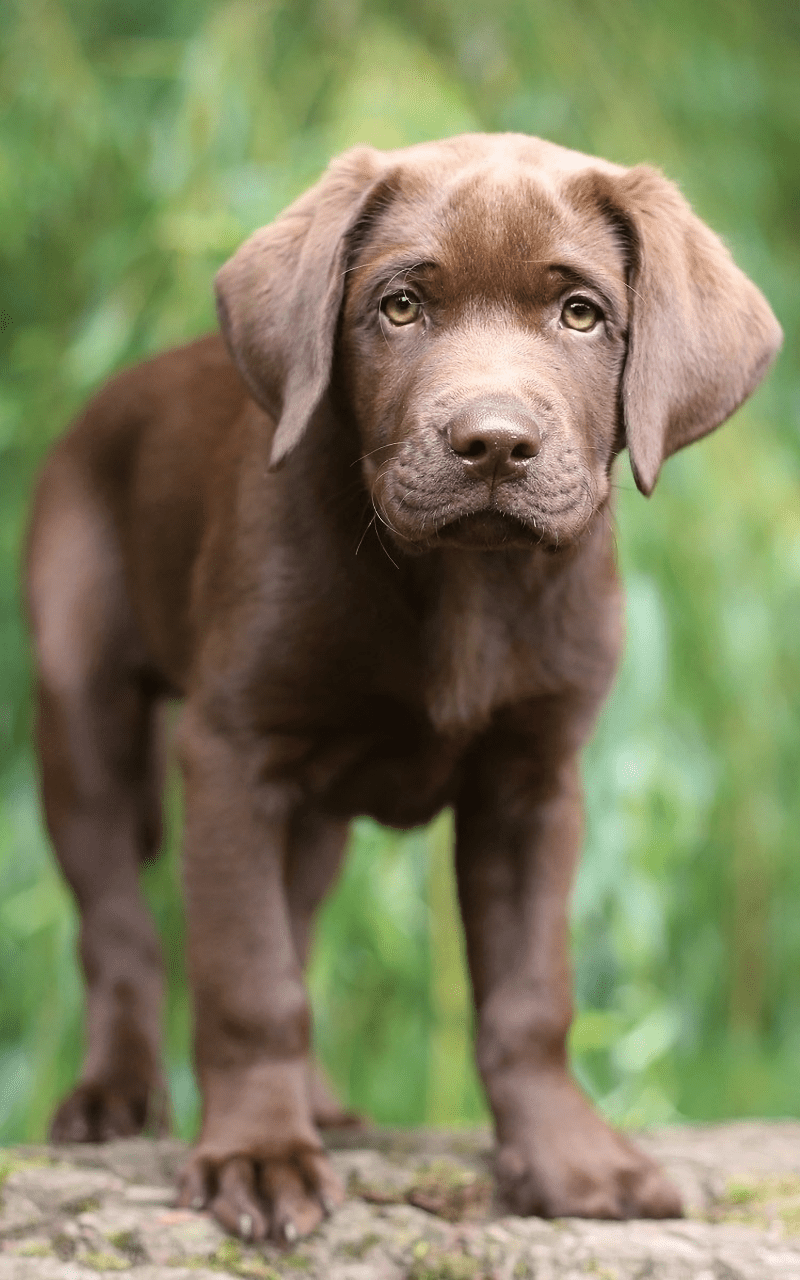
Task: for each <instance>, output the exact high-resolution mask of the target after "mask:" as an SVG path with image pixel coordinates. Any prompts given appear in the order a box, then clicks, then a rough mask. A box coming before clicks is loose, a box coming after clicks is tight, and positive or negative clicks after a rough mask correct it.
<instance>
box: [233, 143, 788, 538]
mask: <svg viewBox="0 0 800 1280" xmlns="http://www.w3.org/2000/svg"><path fill="white" fill-rule="evenodd" d="M217 290H218V301H219V313H220V319H221V323H222V327H223V331H224V332H225V334H226V337H227V340H228V344H229V346H230V349H231V352H232V354H233V356H234V358H235V359H236V361H237V364H238V366H239V368H240V370H241V372H242V374H243V375H244V377H245V379H246V381H247V382H248V384H249V386H250V388H251V390H252V392H253V394H254V396H255V397H256V399H257V400H258V401H259V402H260V403H261V404H262V405H263V406H264V407H266V408H267V410H268V411H269V412H270V414H271V415H272V416H273V417H274V418H275V420H276V422H277V429H276V433H275V437H274V442H273V448H272V458H273V463H275V464H276V465H277V464H279V463H280V462H281V461H282V460H283V459H284V458H285V457H286V455H287V454H288V453H289V452H290V451H291V450H292V449H293V448H294V446H295V444H296V443H297V441H298V440H299V439H300V437H301V436H302V435H303V433H304V432H305V431H306V429H307V428H308V426H309V423H310V422H311V421H312V420H313V418H314V416H315V414H316V412H317V410H318V409H319V408H320V406H321V404H322V402H323V401H324V400H325V398H326V397H327V395H328V392H329V389H330V384H331V381H332V379H333V380H334V381H336V382H337V384H338V385H339V386H340V387H341V388H342V389H343V394H344V397H345V399H346V401H347V404H348V413H349V416H350V417H351V418H352V419H353V420H355V422H356V423H357V424H358V427H359V430H360V434H361V449H360V452H361V458H362V467H363V474H364V478H365V482H366V484H367V486H368V488H369V489H370V490H371V494H372V498H373V501H374V502H375V504H376V509H377V510H378V512H379V514H380V515H381V516H382V518H383V519H384V520H385V523H386V524H387V526H388V527H389V528H390V529H391V530H392V532H393V533H394V536H395V538H396V540H397V541H398V543H400V544H401V545H402V546H403V547H405V548H406V549H408V550H417V551H419V550H422V551H424V550H427V549H430V548H432V547H434V546H441V545H443V544H452V545H457V546H470V547H478V548H484V549H494V548H502V547H508V546H516V547H519V546H532V545H536V544H538V543H544V544H545V545H548V546H551V547H559V546H563V545H567V544H570V543H572V542H574V541H575V540H577V539H578V538H580V535H581V534H582V532H583V531H584V530H585V529H586V528H587V526H588V525H589V524H590V522H591V521H592V518H593V516H594V515H595V514H596V513H597V512H598V511H599V510H600V509H601V508H602V506H603V504H604V502H605V500H606V498H607V495H608V489H609V472H610V466H611V462H612V461H613V458H614V456H615V454H616V453H617V452H618V451H619V450H620V449H621V448H622V447H624V446H625V445H627V447H628V451H629V454H630V458H631V464H632V468H633V472H634V476H635V479H636V482H637V484H638V485H639V488H640V489H642V491H643V492H645V493H650V492H651V490H652V488H653V486H654V484H655V482H656V479H657V476H658V472H659V469H660V467H661V464H662V462H663V460H664V459H665V458H666V457H668V456H669V455H670V454H672V453H674V452H675V451H676V450H677V449H680V448H682V447H683V446H684V445H686V444H689V443H691V442H692V441H693V440H695V439H697V438H699V437H700V436H702V435H705V434H706V433H707V432H709V431H711V430H712V429H713V428H714V427H715V426H717V425H719V423H721V422H722V421H724V419H725V418H727V417H728V416H729V415H730V414H731V413H732V412H733V410H734V409H735V408H736V407H737V406H738V405H739V404H740V403H741V401H742V400H743V399H744V398H745V397H746V396H747V395H748V394H749V393H750V392H751V391H752V390H753V389H754V387H755V386H756V385H757V383H758V381H759V380H760V378H761V377H762V375H763V373H764V371H765V369H766V367H767V366H768V364H769V362H770V360H771V358H772V356H773V355H774V353H775V351H776V350H777V348H778V346H779V344H780V338H781V334H780V329H779V327H778V325H777V323H776V321H775V318H774V316H773V315H772V313H771V311H770V309H769V307H768V305H767V303H766V302H765V300H764V298H763V297H762V296H761V294H760V293H759V291H758V290H757V289H756V288H755V286H754V285H752V284H751V282H750V281H749V280H748V279H747V278H746V277H745V276H744V275H743V274H742V273H741V272H740V271H739V270H738V268H737V267H736V266H735V265H734V263H733V262H732V261H731V259H730V257H729V255H728V253H727V251H726V250H725V248H724V247H723V245H722V244H721V243H720V241H719V240H718V239H717V238H716V237H715V236H714V235H713V234H712V233H711V232H710V231H709V230H708V228H707V227H705V226H704V225H703V223H701V222H700V221H699V220H698V219H697V218H696V217H695V216H694V215H693V214H692V212H691V210H690V209H689V207H688V205H687V204H686V202H685V201H684V200H683V198H682V197H681V196H680V194H679V192H678V191H677V189H676V188H675V187H674V186H673V185H672V184H671V183H669V182H667V181H666V180H665V179H664V178H663V177H662V176H661V175H660V174H659V173H657V172H656V171H655V170H652V169H648V168H646V167H641V168H636V169H630V170H626V169H623V168H621V167H619V166H616V165H612V164H609V163H607V162H605V161H601V160H597V159H593V158H591V157H588V156H583V155H580V154H579V153H577V152H572V151H567V150H565V149H564V148H561V147H556V146H553V145H552V144H550V143H546V142H542V141H540V140H538V139H534V138H526V137H522V136H519V135H498V136H485V137H481V136H478V137H476V136H468V137H465V138H455V139H451V140H449V141H446V142H442V143H430V144H425V145H422V146H418V147H412V148H408V149H407V150H405V151H398V152H389V153H380V152H375V151H371V150H369V149H359V150H357V151H355V152H350V153H347V154H346V155H345V156H344V157H342V158H341V160H339V161H338V162H336V163H335V164H334V165H333V166H332V168H331V169H330V170H329V171H328V174H327V175H326V176H325V177H324V178H323V179H322V180H321V182H320V183H319V184H318V185H317V186H316V187H315V188H313V189H312V190H311V191H310V192H307V193H306V195H305V196H303V197H301V199H300V200H299V201H297V202H296V204H295V205H293V206H292V207H291V208H290V209H289V210H287V212H286V213H285V214H284V215H282V217H281V218H279V219H278V220H277V221H276V222H275V223H273V224H272V226H270V227H267V228H264V229H262V231H260V232H256V233H255V235H254V236H253V237H251V239H250V240H249V241H247V243H246V244H245V245H244V246H243V247H242V249H241V250H240V251H239V253H238V254H237V255H236V256H235V257H234V258H233V259H232V260H231V262H230V263H228V264H227V265H226V267H224V268H223V270H222V271H221V272H220V274H219V276H218V280H217ZM337 334H338V339H337Z"/></svg>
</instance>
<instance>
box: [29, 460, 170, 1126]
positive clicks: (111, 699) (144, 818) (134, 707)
mask: <svg viewBox="0 0 800 1280" xmlns="http://www.w3.org/2000/svg"><path fill="white" fill-rule="evenodd" d="M29 607H30V615H31V623H32V630H33V639H34V651H35V656H36V663H37V668H38V673H37V674H38V681H37V686H38V687H37V694H38V714H37V741H38V751H39V759H40V767H41V786H42V794H43V800H44V808H45V815H46V819H47V825H48V829H49V832H50V836H51V839H52V842H53V845H54V846H55V850H56V853H57V856H58V859H59V862H60V864H61V867H62V870H63V872H64V875H65V877H66V879H67V881H68V883H69V885H70V887H71V889H72V891H73V893H74V895H75V899H76V902H77V905H78V908H79V911H80V917H81V919H80V958H81V962H82V965H83V970H84V975H85V979H86V990H87V1004H86V1033H87V1048H86V1056H85V1061H84V1065H83V1070H82V1073H81V1079H80V1081H79V1083H78V1085H77V1086H76V1088H75V1089H74V1090H73V1091H72V1092H71V1093H70V1094H69V1095H68V1096H67V1097H66V1098H65V1099H64V1101H63V1102H62V1103H61V1105H60V1106H59V1108H58V1110H57V1111H56V1114H55V1116H54V1118H53V1121H52V1126H51V1136H52V1138H53V1140H54V1141H63V1142H68V1141H103V1140H105V1139H108V1138H112V1137H116V1136H123V1135H127V1134H133V1133H137V1132H140V1131H141V1130H143V1129H147V1130H148V1131H153V1130H155V1131H159V1132H161V1131H164V1130H165V1129H166V1128H167V1127H168V1104H167V1097H166V1090H165V1087H164V1080H163V1075H162V1069H161V1013H162V1004H163V977H162V964H161V955H160V947H159V943H158V939H157V937H156V933H155V929H154V926H153V922H152V920H151V918H150V915H149V913H148V911H147V909H146V906H145V904H144V901H143V898H142V896H141V892H140V889H139V883H138V872H139V866H140V863H141V862H142V861H144V860H146V859H149V858H151V857H153V856H154V855H155V853H156V852H157V850H158V846H159V844H160V837H161V829H160V828H161V823H160V818H161V814H160V794H159V775H160V755H161V753H160V743H158V742H157V728H158V725H157V721H158V718H159V716H158V711H159V707H158V703H157V700H156V695H155V693H154V691H153V688H154V687H153V685H152V682H151V683H150V687H148V684H147V682H146V681H145V679H144V678H143V675H142V669H141V662H140V661H138V662H137V657H138V656H139V655H137V647H138V646H137V642H136V639H135V628H134V626H133V619H132V613H131V610H130V607H129V604H128V602H127V600H126V596H125V591H124V585H123V575H122V566H121V558H120V555H119V552H118V549H117V547H116V542H115V539H114V536H113V530H112V526H111V522H110V520H109V518H108V517H107V515H106V513H105V512H104V511H103V510H102V508H101V507H100V505H99V503H98V502H97V501H96V500H95V499H94V498H93V496H92V495H91V494H90V493H89V492H88V488H87V486H86V485H85V484H83V483H82V482H81V479H80V477H79V475H78V474H77V472H76V471H75V469H74V468H72V467H71V466H70V465H68V464H66V463H65V462H64V460H63V459H60V458H57V457H54V459H53V461H52V462H51V464H50V466H49V467H48V468H47V469H46V472H45V475H44V477H43V481H42V484H41V487H40V490H39V495H38V500H37V505H36V511H35V515H34V521H33V526H32V530H31V538H30V544H29Z"/></svg>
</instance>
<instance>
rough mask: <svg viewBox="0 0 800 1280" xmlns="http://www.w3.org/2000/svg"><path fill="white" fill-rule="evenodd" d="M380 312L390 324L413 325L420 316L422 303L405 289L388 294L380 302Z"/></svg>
mask: <svg viewBox="0 0 800 1280" xmlns="http://www.w3.org/2000/svg"><path fill="white" fill-rule="evenodd" d="M381 311H382V312H383V314H384V315H385V316H386V319H387V320H388V321H389V323H390V324H394V325H403V324H413V323H414V321H415V320H419V318H420V316H421V315H422V303H421V302H420V300H419V298H418V297H416V295H415V294H413V293H410V292H409V291H408V290H407V289H401V290H400V292H399V293H389V294H387V295H386V297H385V298H383V299H382V300H381Z"/></svg>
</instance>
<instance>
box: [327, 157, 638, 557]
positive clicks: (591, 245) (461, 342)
mask: <svg viewBox="0 0 800 1280" xmlns="http://www.w3.org/2000/svg"><path fill="white" fill-rule="evenodd" d="M627 322H628V305H627V289H626V261H625V252H624V247H623V246H622V244H621V243H620V241H619V238H618V236H617V234H616V232H615V229H614V228H613V226H611V225H609V224H607V223H606V222H604V221H602V220H599V219H597V218H587V217H586V216H585V215H584V214H583V213H582V211H581V210H580V209H579V208H576V207H575V206H574V205H571V204H570V203H568V202H567V201H565V200H563V199H561V198H560V197H559V195H558V193H557V192H554V191H553V190H552V189H551V190H548V189H547V186H546V185H545V184H544V183H543V182H542V181H541V180H537V177H536V174H535V172H526V170H525V169H524V168H521V167H520V166H515V167H514V169H513V170H512V172H510V173H509V172H508V168H507V166H505V165H498V164H497V162H496V159H495V158H494V157H492V156H489V157H487V159H486V161H485V162H484V163H483V164H480V165H477V166H474V167H472V168H471V170H469V171H468V172H467V173H466V174H465V173H462V172H461V171H460V170H459V169H456V171H455V173H454V174H453V175H452V176H451V177H450V179H449V181H445V182H444V183H442V181H441V177H440V175H434V174H431V173H430V172H429V171H426V170H425V169H420V168H419V167H417V166H414V165H408V166H405V167H404V168H402V169H401V170H400V171H399V172H398V174H397V175H396V177H395V180H394V182H393V184H392V198H391V201H389V202H388V203H387V204H385V206H384V207H383V208H382V209H381V210H380V211H379V212H378V213H377V214H376V215H375V217H374V219H373V221H372V222H371V224H370V225H369V227H368V228H366V229H365V230H364V231H363V233H362V236H361V238H360V242H359V245H358V249H357V252H356V253H355V254H354V256H353V262H352V266H351V269H350V271H349V272H348V283H347V286H346V299H345V303H344V308H343V323H342V327H341V340H340V341H341V353H342V359H343V366H344V379H343V381H344V385H345V388H346V389H347V390H348V391H349V401H350V413H351V415H352V417H353V418H354V419H355V421H356V422H357V423H358V425H359V428H360V434H361V441H362V446H363V460H362V466H363V472H364V476H365V480H366V483H367V485H368V487H369V488H370V490H371V493H372V497H373V501H374V502H375V504H376V507H377V508H378V510H379V512H380V514H381V517H382V519H383V521H384V523H385V524H386V525H387V526H388V528H389V529H390V530H391V531H392V532H393V533H394V535H395V537H396V539H397V540H398V542H399V543H400V544H401V545H404V546H405V547H406V548H407V549H427V548H429V547H433V546H442V545H458V546H471V547H481V548H485V549H492V548H497V547H508V546H523V547H525V546H530V545H532V544H537V543H542V542H543V543H545V544H547V545H550V546H553V547H556V546H560V545H564V544H567V543H569V542H571V541H573V540H574V539H575V538H577V537H578V536H579V535H580V533H581V532H582V531H583V530H584V529H585V528H586V526H587V524H588V523H589V522H590V520H591V518H592V516H593V515H594V513H595V512H596V511H597V510H598V508H599V507H601V506H602V504H603V502H604V501H605V498H606V496H607V493H608V487H609V466H610V462H611V460H612V458H613V455H614V452H615V451H616V449H618V448H619V444H618V443H617V435H618V432H617V423H618V408H617V395H618V387H619V379H620V373H621V370H622V366H623V361H624V356H625V334H626V332H627Z"/></svg>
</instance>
